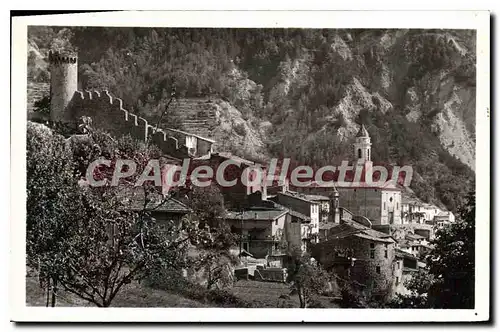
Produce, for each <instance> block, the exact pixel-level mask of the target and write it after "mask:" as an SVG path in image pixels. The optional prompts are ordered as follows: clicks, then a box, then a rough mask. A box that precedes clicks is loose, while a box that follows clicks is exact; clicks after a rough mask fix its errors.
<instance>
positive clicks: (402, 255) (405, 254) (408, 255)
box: [394, 248, 417, 260]
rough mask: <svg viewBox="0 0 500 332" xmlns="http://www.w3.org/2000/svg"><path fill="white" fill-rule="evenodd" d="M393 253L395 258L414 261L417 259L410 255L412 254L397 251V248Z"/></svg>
mask: <svg viewBox="0 0 500 332" xmlns="http://www.w3.org/2000/svg"><path fill="white" fill-rule="evenodd" d="M394 253H395V255H396V257H400V258H411V259H415V260H416V259H417V257H415V256H414V255H412V254H410V253H408V252H406V251H403V250H401V249H399V248H396V249H395V250H394Z"/></svg>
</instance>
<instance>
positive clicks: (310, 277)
mask: <svg viewBox="0 0 500 332" xmlns="http://www.w3.org/2000/svg"><path fill="white" fill-rule="evenodd" d="M291 258H292V262H291V264H290V266H289V268H288V282H290V283H291V286H290V288H291V290H292V292H297V295H298V296H299V301H300V307H301V308H307V307H308V306H310V305H311V303H312V302H313V300H314V297H315V296H316V295H318V294H321V293H322V292H324V291H325V290H326V289H327V286H328V281H329V278H328V274H327V273H326V272H325V271H324V270H323V269H322V268H321V267H320V266H318V265H317V263H316V262H315V261H314V259H311V257H310V256H309V255H308V254H304V255H302V253H301V252H300V249H292V255H291Z"/></svg>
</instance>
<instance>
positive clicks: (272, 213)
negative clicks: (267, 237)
mask: <svg viewBox="0 0 500 332" xmlns="http://www.w3.org/2000/svg"><path fill="white" fill-rule="evenodd" d="M287 212H288V210H285V209H266V208H261V207H258V208H250V209H248V210H245V211H243V212H241V211H227V213H226V219H233V220H275V219H277V218H279V217H281V216H282V215H284V214H286V213H287Z"/></svg>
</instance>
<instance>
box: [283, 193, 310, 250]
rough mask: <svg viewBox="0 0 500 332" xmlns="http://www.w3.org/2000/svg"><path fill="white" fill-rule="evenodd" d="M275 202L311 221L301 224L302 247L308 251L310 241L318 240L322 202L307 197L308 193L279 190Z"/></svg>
mask: <svg viewBox="0 0 500 332" xmlns="http://www.w3.org/2000/svg"><path fill="white" fill-rule="evenodd" d="M274 200H275V202H276V203H278V204H280V205H283V206H285V207H286V208H288V209H290V210H291V211H294V212H296V213H298V214H300V215H304V216H307V217H308V218H309V219H310V222H305V223H302V224H301V240H302V243H301V248H302V250H303V251H306V250H307V248H308V246H309V244H310V243H317V242H318V234H319V215H320V211H319V210H320V204H319V203H318V202H316V201H311V200H309V199H307V198H306V195H304V194H300V193H296V192H291V191H287V192H279V193H278V194H277V195H276V197H275V198H274Z"/></svg>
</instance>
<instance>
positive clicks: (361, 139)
mask: <svg viewBox="0 0 500 332" xmlns="http://www.w3.org/2000/svg"><path fill="white" fill-rule="evenodd" d="M371 146H372V143H371V139H370V135H369V134H368V130H366V128H365V125H364V124H361V127H360V128H359V131H358V133H357V134H356V141H355V142H354V158H355V160H356V163H357V164H365V163H366V162H369V161H371Z"/></svg>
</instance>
